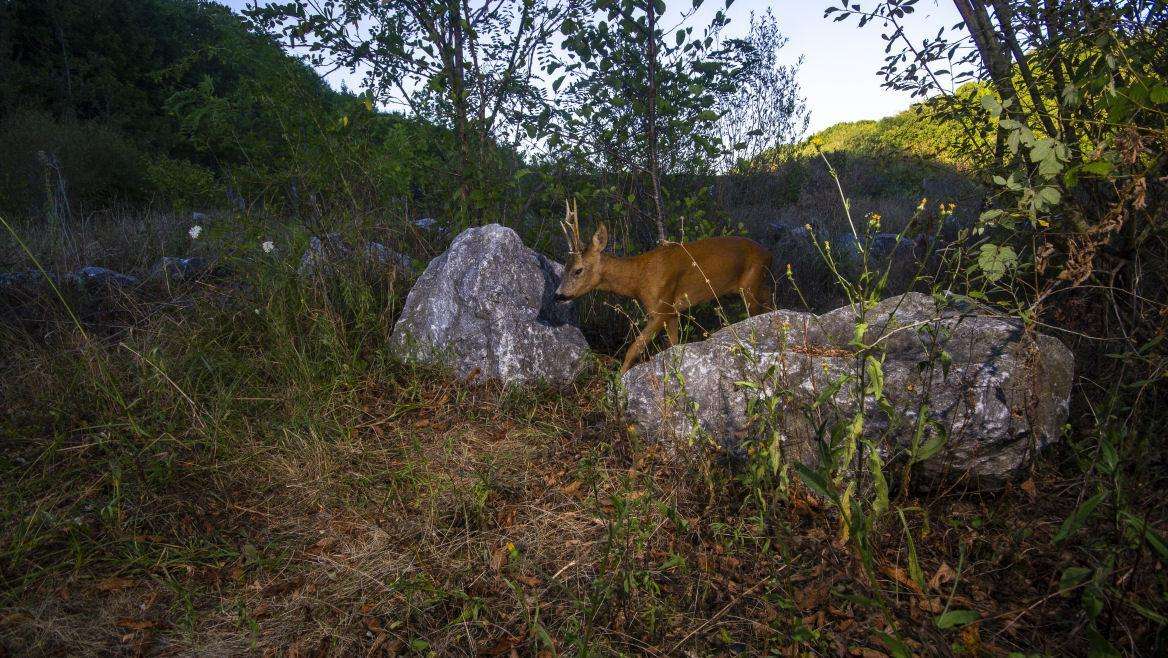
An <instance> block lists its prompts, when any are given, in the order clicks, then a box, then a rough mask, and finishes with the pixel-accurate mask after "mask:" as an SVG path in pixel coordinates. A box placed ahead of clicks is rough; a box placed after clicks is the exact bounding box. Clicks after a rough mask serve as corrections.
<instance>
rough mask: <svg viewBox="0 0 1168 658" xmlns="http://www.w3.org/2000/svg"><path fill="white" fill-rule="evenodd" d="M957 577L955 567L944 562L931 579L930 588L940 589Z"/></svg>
mask: <svg viewBox="0 0 1168 658" xmlns="http://www.w3.org/2000/svg"><path fill="white" fill-rule="evenodd" d="M956 577H957V574H956V573H955V572H954V571H953V568H952V567H950V566H949V565H948V564H946V563H944V562H942V563H941V566H939V567H937V573H935V574H933V577H932V578H930V579H929V589H933V590H940V589H941V586H942V585H944V584H945V583H948V582H952V581H953V579H954V578H956Z"/></svg>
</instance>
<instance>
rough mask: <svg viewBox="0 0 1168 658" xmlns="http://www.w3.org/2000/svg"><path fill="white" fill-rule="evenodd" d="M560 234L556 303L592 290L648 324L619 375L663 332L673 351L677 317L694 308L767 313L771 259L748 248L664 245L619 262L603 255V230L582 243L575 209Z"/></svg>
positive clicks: (740, 243)
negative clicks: (620, 301)
mask: <svg viewBox="0 0 1168 658" xmlns="http://www.w3.org/2000/svg"><path fill="white" fill-rule="evenodd" d="M563 228H564V234H565V235H566V236H567V238H568V245H569V248H570V254H569V256H568V260H567V263H566V264H565V266H564V277H563V280H561V281H560V286H559V288H558V289H557V290H556V299H558V300H561V301H563V300H568V299H575V298H577V297H579V296H581V295H583V294H585V293H587V292H590V291H592V290H604V291H608V292H614V293H616V294H618V295H622V296H624V297H632V298H634V299H636V300H637V301H639V302H641V306H642V307H644V309H645V312H646V313H647V314H648V315H649V322H648V323H646V325H645V328H644V329H643V330H642V331H641V333H640V335H638V336H637V338H636V340H634V341H633V344H632V345H630V346H629V349H628V350H627V351H626V352H625V359H624V363H623V364H622V365H621V372H622V373H624V372H625V371H627V370H628V369H629V368H630V367H631V366H632V364H633V362H634V361H635V360H636V359H637V357H638V356H640V355H641V352H643V351H644V350H645V346H646V345H647V344H648V343H649V341H650V340H652V339H653V337H654V336H655V335H657V332H659V331H661V328H662V327H664V328H665V331H666V333H667V334H668V336H669V343H670V344H671V345H676V344H677V341H678V336H677V328H678V319H679V317H680V314H681V312H682V311H685V310H686V309H688V308H689V307H691V306H693V305H695V304H701V303H702V302H707V301H709V300H711V299H714V298H715V297H718V296H721V295H725V294H728V293H737V294H739V295H741V296H742V299H743V301H744V302H746V310H747V313H749V314H750V315H755V314H757V313H759V312H760V311H763V310H766V309H767V308H770V305H771V287H770V283H769V281H768V276H769V274H768V268H769V266H770V262H771V255H770V252H768V251H767V250H766V249H765V248H763V246H762V245H760V244H758V243H757V242H755V241H753V240H749V239H747V238H739V237H719V238H707V239H705V240H698V241H696V242H688V243H684V244H679V243H672V244H666V245H662V246H660V247H657V248H656V249H653V250H651V251H647V252H645V253H643V254H640V255H637V256H631V257H628V258H622V257H619V256H610V255H608V254H606V253H604V247H605V245H606V244H607V243H608V228H607V227H606V226H605V225H604V224H603V223H602V224H600V226H599V227H597V229H596V233H595V234H593V236H592V240H591V241H590V243H589V244H588V246H587V247H585V246H584V245H583V244H582V243H581V240H580V227H579V220H578V218H576V212H575V209H574V208H571V207H569V209H568V218H567V221H566V222H565V223H564V224H563Z"/></svg>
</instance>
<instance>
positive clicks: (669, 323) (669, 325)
mask: <svg viewBox="0 0 1168 658" xmlns="http://www.w3.org/2000/svg"><path fill="white" fill-rule="evenodd" d="M677 325H678V316H676V315H671V316H669V317H668V318H667V319H666V320H665V333H666V334H667V335H668V336H669V344H670V345H676V344H677Z"/></svg>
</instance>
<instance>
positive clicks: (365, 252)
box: [298, 233, 413, 276]
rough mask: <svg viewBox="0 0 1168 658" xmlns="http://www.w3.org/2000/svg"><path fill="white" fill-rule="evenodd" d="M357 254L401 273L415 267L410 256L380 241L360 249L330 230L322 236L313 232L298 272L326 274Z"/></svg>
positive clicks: (301, 258)
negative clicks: (333, 266)
mask: <svg viewBox="0 0 1168 658" xmlns="http://www.w3.org/2000/svg"><path fill="white" fill-rule="evenodd" d="M358 255H360V257H361V259H362V260H363V261H365V262H372V263H377V264H379V265H390V266H392V267H394V268H395V269H397V270H399V271H402V272H410V271H412V270H413V263H412V262H411V261H410V258H409V256H406V255H404V254H400V253H398V252H396V251H394V250H392V249H390V248H388V247H386V246H385V245H383V244H381V243H380V242H367V243H365V244H364V245H363V246H362V247H361V249H360V250H359V251H358V250H356V249H354V248H353V247H352V246H351V245H349V244H348V243H347V242H345V240H344V239H343V238H341V236H340V234H338V233H328V234H326V235H325V236H324V237H323V238H321V237H317V236H315V235H314V236H312V237H311V238H310V239H309V240H308V249H306V250H305V251H304V255H303V256H301V257H300V267H299V270H298V271H299V272H300V275H301V276H308V275H311V274H316V273H326V272H328V271H330V270H331V269H332V265H333V264H335V263H339V262H342V261H347V260H351V259H353V258H354V257H356V256H358Z"/></svg>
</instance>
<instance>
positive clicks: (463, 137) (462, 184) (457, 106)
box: [448, 0, 471, 214]
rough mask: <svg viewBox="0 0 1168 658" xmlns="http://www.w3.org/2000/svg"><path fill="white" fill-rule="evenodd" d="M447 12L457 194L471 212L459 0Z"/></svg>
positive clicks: (468, 130)
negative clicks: (456, 141) (456, 155)
mask: <svg viewBox="0 0 1168 658" xmlns="http://www.w3.org/2000/svg"><path fill="white" fill-rule="evenodd" d="M448 16H449V20H450V30H451V36H452V39H451V41H452V45H453V56H452V59H453V66H452V69H453V70H451V71H450V93H451V96H452V98H451V101H452V104H453V105H454V136H455V139H457V140H458V160H459V162H458V198H459V201H460V202H461V204H462V208H461V210H462V212H464V213H467V214H469V212H470V171H471V145H470V125H469V123H470V122H469V120H468V112H467V102H466V78H465V77H464V74H465V67H464V62H463V60H464V57H465V47H466V45H465V36H466V35H465V33H464V32H463V26H462V12H461V11H460V10H459V4H458V0H451V1H450V4H449V10H448Z"/></svg>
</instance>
